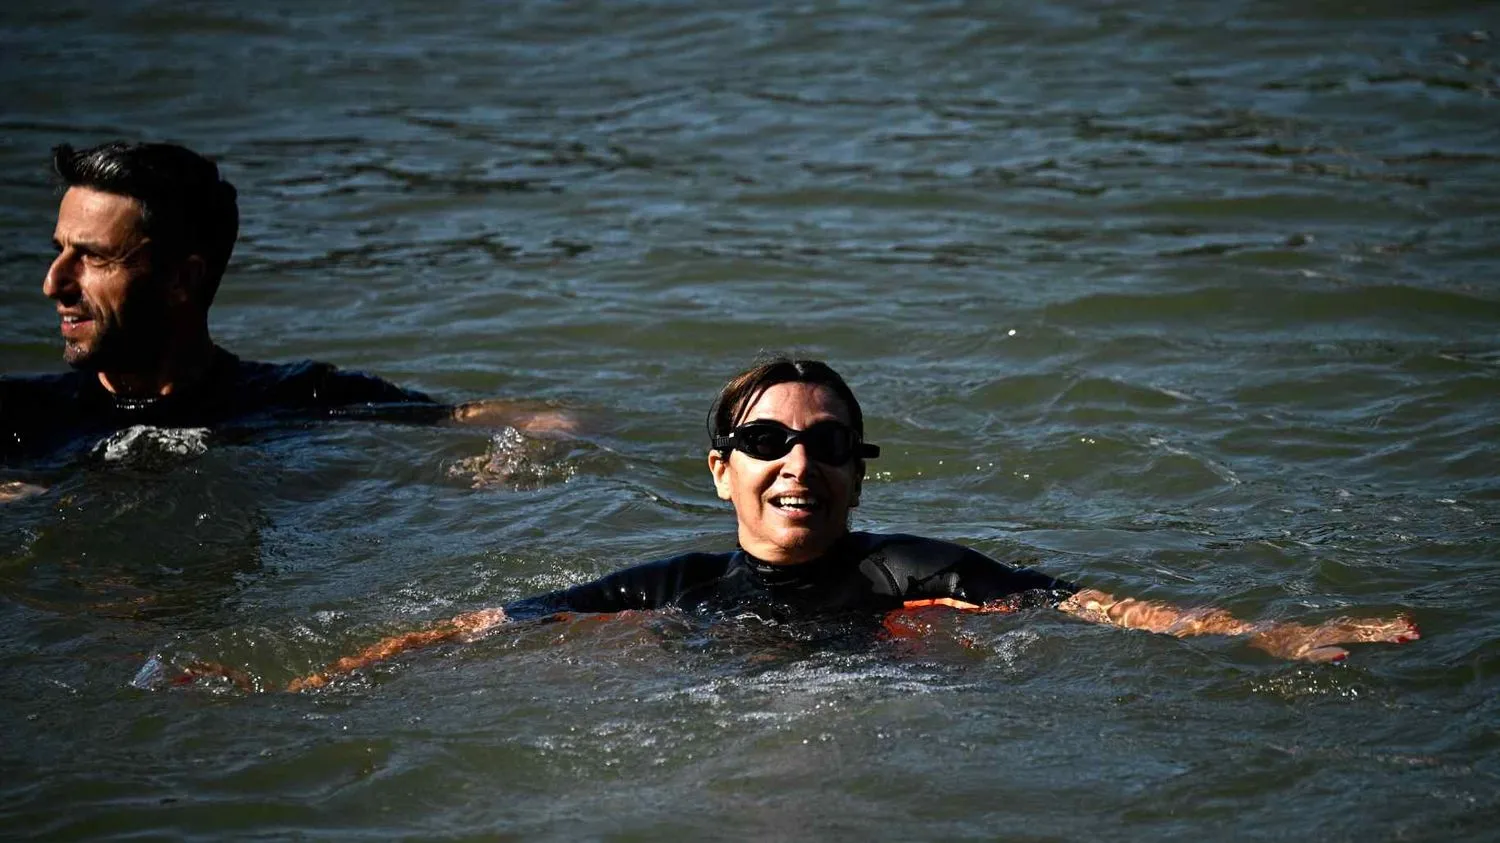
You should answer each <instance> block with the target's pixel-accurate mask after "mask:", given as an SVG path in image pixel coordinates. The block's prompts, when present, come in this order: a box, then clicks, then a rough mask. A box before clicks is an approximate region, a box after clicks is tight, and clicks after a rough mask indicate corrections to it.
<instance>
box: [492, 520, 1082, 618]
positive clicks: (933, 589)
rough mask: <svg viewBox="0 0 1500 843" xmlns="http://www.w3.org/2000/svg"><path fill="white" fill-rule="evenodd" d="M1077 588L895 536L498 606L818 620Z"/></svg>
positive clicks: (688, 565) (654, 568)
mask: <svg viewBox="0 0 1500 843" xmlns="http://www.w3.org/2000/svg"><path fill="white" fill-rule="evenodd" d="M1076 591H1078V587H1077V586H1075V585H1073V584H1072V583H1069V582H1065V581H1063V580H1057V579H1053V578H1052V577H1049V576H1047V575H1046V574H1042V573H1038V572H1037V571H1033V570H1031V569H1029V568H1015V567H1011V566H1010V565H1006V564H1004V563H1002V562H997V561H996V560H994V559H991V558H989V557H988V556H985V555H984V554H982V553H979V552H978V551H975V550H970V549H969V548H966V547H963V546H962V545H957V544H952V543H950V542H945V541H938V540H937V539H927V538H922V537H921V536H908V535H902V534H884V535H882V534H877V533H849V534H848V535H846V536H844V538H842V539H840V540H839V542H838V544H837V545H835V546H834V548H833V550H832V551H830V552H829V553H828V555H826V556H824V557H823V558H821V559H818V560H816V561H813V562H808V563H805V564H802V565H768V564H765V563H764V562H761V561H760V560H758V559H755V558H754V557H752V556H750V555H749V554H747V553H745V552H744V551H743V550H735V551H731V552H728V553H685V554H683V555H681V556H674V557H672V558H670V559H662V560H660V561H657V562H649V563H647V564H645V565H638V566H636V567H634V568H626V569H625V570H623V571H616V572H615V573H613V574H609V575H607V576H605V577H602V578H600V579H597V580H595V581H593V582H590V583H584V584H582V585H577V586H574V587H572V588H569V589H565V590H563V591H554V592H552V593H550V594H543V595H540V596H538V597H532V598H528V599H525V600H520V601H517V602H515V603H512V604H510V605H508V606H506V607H505V613H506V614H507V615H509V616H510V617H512V618H516V619H520V620H524V619H527V618H535V617H541V616H544V615H550V614H555V613H557V612H570V611H571V612H620V611H624V610H627V609H659V608H663V607H667V606H676V607H678V608H681V609H685V610H689V611H710V612H714V611H728V610H733V609H738V608H754V607H758V606H777V607H786V608H790V609H793V610H796V609H805V610H812V611H816V612H819V613H827V612H855V611H877V612H878V611H888V610H891V609H899V608H901V607H903V606H909V605H926V604H928V602H930V601H936V602H941V603H942V604H944V605H949V606H956V607H959V608H965V607H973V608H979V607H983V606H986V605H990V606H994V605H996V604H997V603H998V604H1003V605H1004V606H1005V607H1006V608H1022V607H1029V606H1054V605H1056V604H1057V603H1059V602H1061V601H1062V600H1064V599H1066V598H1067V597H1069V596H1070V595H1072V594H1073V593H1074V592H1076Z"/></svg>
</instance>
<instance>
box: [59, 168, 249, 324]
mask: <svg viewBox="0 0 1500 843" xmlns="http://www.w3.org/2000/svg"><path fill="white" fill-rule="evenodd" d="M52 169H53V170H55V171H56V172H57V175H58V177H59V178H61V179H62V181H63V184H64V186H66V187H85V188H89V189H91V190H98V191H102V192H104V193H114V194H116V195H119V196H128V197H130V198H131V199H134V200H136V201H137V202H139V203H141V211H142V213H141V225H142V227H143V228H144V233H145V235H146V236H147V237H150V238H151V245H152V249H153V250H154V253H153V255H155V254H160V255H161V256H163V257H166V258H168V259H181V258H185V257H187V256H188V255H197V256H199V257H201V258H203V263H204V268H205V273H204V279H203V280H204V287H203V290H202V296H203V302H202V304H203V307H204V308H205V309H207V308H208V306H209V305H210V304H212V303H213V299H214V293H216V292H218V289H219V281H220V280H221V279H222V278H223V277H224V268H225V267H227V266H228V265H229V255H230V254H231V253H232V252H233V251H234V241H235V239H236V238H237V237H239V231H240V211H239V206H238V205H237V204H236V202H235V198H236V196H237V194H236V191H235V189H234V185H232V184H230V183H229V182H227V181H225V180H224V179H223V178H221V177H220V176H219V168H218V167H217V166H216V165H215V164H214V162H212V161H210V160H208V159H207V158H204V157H203V156H201V155H199V154H198V153H196V152H193V151H192V150H190V149H187V148H185V147H181V146H177V145H175V144H170V143H138V144H127V143H124V142H123V141H115V142H113V143H106V144H101V145H99V146H95V147H91V148H89V149H84V150H74V149H73V147H71V146H69V145H68V144H62V145H60V146H57V147H54V148H53V149H52Z"/></svg>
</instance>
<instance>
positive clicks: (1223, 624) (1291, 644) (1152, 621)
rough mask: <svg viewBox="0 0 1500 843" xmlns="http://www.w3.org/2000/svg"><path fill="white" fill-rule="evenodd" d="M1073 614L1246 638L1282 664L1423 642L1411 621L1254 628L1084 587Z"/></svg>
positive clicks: (1070, 609)
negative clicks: (1356, 648) (1353, 648)
mask: <svg viewBox="0 0 1500 843" xmlns="http://www.w3.org/2000/svg"><path fill="white" fill-rule="evenodd" d="M1057 608H1059V609H1061V610H1062V611H1064V612H1067V613H1068V614H1070V615H1074V616H1076V617H1079V618H1082V619H1084V620H1088V621H1093V622H1095V623H1103V624H1109V625H1111V626H1118V627H1122V628H1124V629H1143V630H1147V631H1149V632H1159V633H1163V634H1166V635H1173V636H1176V637H1178V638H1186V637H1187V636H1189V635H1244V636H1249V643H1250V646H1252V647H1255V648H1256V649H1259V650H1264V651H1265V652H1267V653H1270V654H1271V655H1273V656H1277V657H1280V658H1284V659H1294V660H1298V661H1310V662H1337V661H1343V660H1344V659H1345V658H1346V657H1348V655H1349V651H1348V650H1346V649H1344V648H1343V647H1342V646H1340V645H1343V644H1371V643H1380V644H1404V643H1406V642H1407V641H1415V640H1416V639H1418V638H1420V637H1421V633H1420V632H1419V631H1418V630H1417V626H1416V624H1414V623H1412V622H1411V620H1410V619H1409V618H1406V617H1402V616H1397V617H1394V618H1334V619H1332V620H1327V621H1324V622H1323V623H1320V624H1317V625H1314V626H1307V625H1304V624H1298V623H1281V622H1266V623H1250V622H1248V621H1243V620H1240V619H1239V618H1236V617H1235V616H1234V615H1231V614H1230V613H1229V612H1227V611H1225V610H1223V609H1180V608H1178V607H1176V606H1173V605H1171V604H1169V603H1162V602H1159V601H1156V600H1135V599H1132V598H1129V597H1123V598H1122V597H1115V596H1114V595H1112V594H1106V593H1105V592H1102V591H1098V590H1096V589H1092V588H1085V589H1083V590H1081V591H1079V592H1078V593H1077V594H1074V595H1073V596H1072V597H1069V598H1068V599H1067V600H1064V601H1063V602H1062V603H1059V604H1058V607H1057Z"/></svg>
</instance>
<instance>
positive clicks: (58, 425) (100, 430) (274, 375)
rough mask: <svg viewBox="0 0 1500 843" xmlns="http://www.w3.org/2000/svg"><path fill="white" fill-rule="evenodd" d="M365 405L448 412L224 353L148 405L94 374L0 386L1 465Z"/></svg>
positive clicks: (297, 367) (379, 386) (359, 380)
mask: <svg viewBox="0 0 1500 843" xmlns="http://www.w3.org/2000/svg"><path fill="white" fill-rule="evenodd" d="M363 405H390V406H396V405H402V406H401V410H400V412H399V413H397V415H399V416H400V417H401V418H403V419H409V420H413V421H428V420H436V419H438V418H441V417H444V416H446V414H447V412H448V408H447V407H446V406H445V405H442V404H438V403H436V402H434V401H433V400H432V399H431V398H429V397H428V396H426V395H424V394H422V393H420V392H416V391H414V390H409V389H402V388H401V387H398V386H396V385H395V384H392V383H389V382H387V381H384V380H381V379H380V378H377V377H373V376H371V375H366V374H362V373H359V372H345V371H341V370H339V369H338V368H336V367H334V366H332V365H329V364H327V363H316V362H313V361H304V362H300V363H280V364H278V363H256V362H250V361H245V360H241V359H240V358H238V357H236V356H235V355H233V354H230V353H229V352H227V351H225V350H223V349H222V348H216V349H215V350H214V359H213V362H212V363H211V364H210V366H209V369H208V371H207V373H206V374H205V375H204V377H203V379H202V380H200V381H199V382H198V383H196V384H194V385H193V386H192V387H190V388H188V389H183V390H178V391H174V392H172V393H171V394H169V395H166V396H163V397H161V398H155V399H149V400H132V399H127V398H120V397H118V396H116V395H114V394H112V393H110V392H109V391H108V390H106V389H104V387H103V386H101V385H100V383H99V378H98V377H97V376H96V375H95V374H94V373H92V372H79V371H72V372H66V373H63V374H58V375H41V376H35V377H25V378H10V377H7V378H0V465H3V464H7V463H10V462H12V461H15V460H17V459H22V458H29V457H38V456H42V455H46V454H50V453H53V452H54V451H56V450H58V449H60V448H62V447H63V446H65V445H67V444H69V443H71V442H75V441H77V440H79V439H81V438H83V437H98V436H103V435H107V434H109V433H112V432H114V431H116V430H122V429H124V428H127V427H131V426H134V425H153V426H156V427H212V426H215V425H219V424H223V423H225V422H229V421H235V420H240V419H244V418H248V417H262V418H266V417H271V418H274V417H276V416H279V415H282V414H286V415H296V416H304V417H305V416H308V415H315V416H316V415H333V414H349V413H355V412H358V409H357V408H359V407H361V406H363Z"/></svg>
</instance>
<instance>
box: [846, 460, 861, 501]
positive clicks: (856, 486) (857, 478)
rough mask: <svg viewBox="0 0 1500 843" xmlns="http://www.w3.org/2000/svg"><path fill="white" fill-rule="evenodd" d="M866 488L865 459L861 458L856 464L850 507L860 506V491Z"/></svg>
mask: <svg viewBox="0 0 1500 843" xmlns="http://www.w3.org/2000/svg"><path fill="white" fill-rule="evenodd" d="M864 488H865V461H864V460H860V461H859V462H857V463H855V465H854V491H853V492H851V493H850V494H849V508H850V509H853V508H855V507H856V506H859V493H860V492H861V491H863V490H864Z"/></svg>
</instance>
